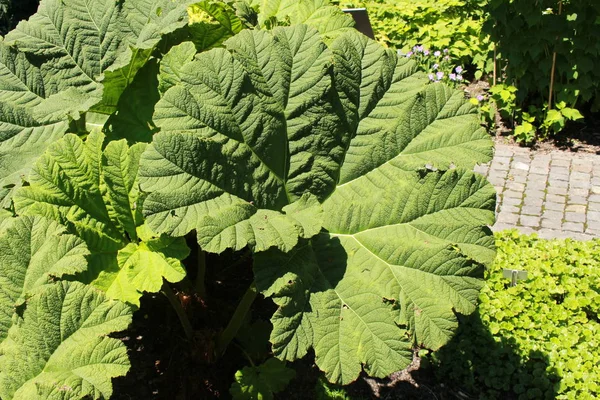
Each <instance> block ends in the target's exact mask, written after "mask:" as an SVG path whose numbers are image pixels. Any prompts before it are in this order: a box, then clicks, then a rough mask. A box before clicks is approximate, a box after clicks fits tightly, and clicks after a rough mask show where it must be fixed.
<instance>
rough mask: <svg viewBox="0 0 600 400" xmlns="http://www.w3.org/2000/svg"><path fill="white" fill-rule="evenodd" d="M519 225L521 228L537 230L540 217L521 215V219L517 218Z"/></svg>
mask: <svg viewBox="0 0 600 400" xmlns="http://www.w3.org/2000/svg"><path fill="white" fill-rule="evenodd" d="M519 223H520V224H521V225H523V226H529V227H532V228H537V227H539V226H540V217H537V216H531V215H521V217H520V218H519Z"/></svg>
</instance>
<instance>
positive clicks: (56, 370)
mask: <svg viewBox="0 0 600 400" xmlns="http://www.w3.org/2000/svg"><path fill="white" fill-rule="evenodd" d="M130 323H131V309H130V308H129V307H128V306H127V305H125V304H124V303H121V302H118V301H114V300H108V299H106V297H105V296H104V295H103V294H102V293H101V292H99V291H98V290H96V289H94V288H92V287H91V286H86V285H84V284H82V283H79V282H59V283H55V284H52V285H45V286H42V287H40V288H38V290H36V291H35V293H34V294H33V296H32V297H31V298H30V299H29V300H28V302H27V308H26V309H25V312H24V313H23V317H22V318H18V319H17V321H16V323H15V325H13V326H12V327H11V329H10V331H9V332H8V337H7V338H6V340H5V341H4V342H3V343H2V345H1V347H0V350H1V352H2V357H1V358H0V371H1V372H0V395H1V396H2V398H3V399H6V400H11V399H15V400H32V399H40V400H41V399H44V400H50V399H56V400H64V399H83V398H91V399H108V398H110V396H111V394H112V382H111V379H112V378H114V377H117V376H123V375H125V374H126V373H127V371H128V370H129V366H130V364H129V360H128V357H127V349H126V347H125V345H124V344H123V343H122V342H121V341H120V340H118V339H113V338H109V337H108V335H109V334H111V333H113V332H117V331H122V330H124V329H126V328H127V327H128V326H129V324H130Z"/></svg>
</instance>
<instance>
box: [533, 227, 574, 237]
mask: <svg viewBox="0 0 600 400" xmlns="http://www.w3.org/2000/svg"><path fill="white" fill-rule="evenodd" d="M572 234H573V233H572V232H569V233H567V232H563V231H561V230H560V227H559V228H558V229H544V228H543V229H540V230H538V231H537V235H538V237H539V238H541V239H566V238H568V237H569V235H572Z"/></svg>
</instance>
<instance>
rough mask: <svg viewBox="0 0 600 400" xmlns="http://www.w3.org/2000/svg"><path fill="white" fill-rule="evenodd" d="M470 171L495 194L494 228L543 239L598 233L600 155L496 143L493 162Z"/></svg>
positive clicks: (588, 235)
mask: <svg viewBox="0 0 600 400" xmlns="http://www.w3.org/2000/svg"><path fill="white" fill-rule="evenodd" d="M474 170H475V171H476V172H478V173H481V174H483V175H486V174H487V175H488V176H489V181H490V183H491V184H492V185H494V187H495V188H496V190H497V191H498V193H500V194H501V195H500V196H499V197H498V202H497V207H496V208H497V211H498V213H497V222H496V224H495V225H494V227H493V230H494V231H497V230H502V229H508V228H512V227H518V229H519V230H520V231H521V232H522V233H525V234H528V233H533V232H537V233H538V235H539V236H540V237H547V238H554V237H556V238H565V237H572V238H576V239H580V240H588V239H591V238H593V237H600V157H598V156H595V155H583V156H582V155H580V154H573V153H570V152H564V151H553V152H552V153H544V154H541V153H535V152H531V151H530V150H529V149H527V148H520V147H514V146H512V145H497V146H496V150H495V155H494V159H493V161H492V162H491V163H488V164H482V165H478V166H476V167H475V168H474ZM563 213H564V214H563Z"/></svg>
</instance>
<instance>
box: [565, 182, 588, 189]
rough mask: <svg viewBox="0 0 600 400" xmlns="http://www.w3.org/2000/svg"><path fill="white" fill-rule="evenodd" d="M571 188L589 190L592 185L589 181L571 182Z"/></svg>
mask: <svg viewBox="0 0 600 400" xmlns="http://www.w3.org/2000/svg"><path fill="white" fill-rule="evenodd" d="M569 187H570V188H573V189H589V188H591V187H592V184H591V183H590V181H589V180H587V181H569Z"/></svg>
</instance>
